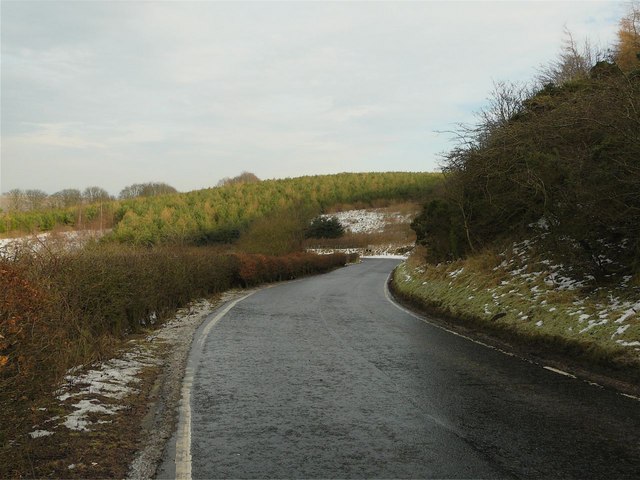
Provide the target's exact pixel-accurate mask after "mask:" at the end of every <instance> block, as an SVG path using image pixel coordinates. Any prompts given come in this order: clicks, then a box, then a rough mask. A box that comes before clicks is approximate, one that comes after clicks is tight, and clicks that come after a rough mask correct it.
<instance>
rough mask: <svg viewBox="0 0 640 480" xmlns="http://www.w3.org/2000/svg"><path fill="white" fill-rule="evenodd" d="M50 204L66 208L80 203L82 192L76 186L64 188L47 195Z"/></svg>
mask: <svg viewBox="0 0 640 480" xmlns="http://www.w3.org/2000/svg"><path fill="white" fill-rule="evenodd" d="M49 201H50V202H51V206H53V207H56V208H67V207H73V206H75V205H79V204H80V203H82V192H80V190H78V189H77V188H65V189H64V190H60V191H59V192H56V193H54V194H53V195H51V196H50V197H49Z"/></svg>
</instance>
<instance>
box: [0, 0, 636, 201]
mask: <svg viewBox="0 0 640 480" xmlns="http://www.w3.org/2000/svg"><path fill="white" fill-rule="evenodd" d="M0 9H1V10H0V18H1V28H2V30H1V40H2V53H1V69H2V72H1V75H2V78H1V82H2V83H1V107H0V108H1V120H2V123H1V136H2V138H1V140H2V146H1V169H0V188H1V190H2V191H4V192H6V191H8V190H10V189H12V188H23V189H26V188H39V189H43V190H45V191H47V192H49V193H53V192H55V191H57V190H60V189H63V188H84V187H86V186H89V185H99V186H102V187H104V188H106V189H107V190H108V191H110V192H111V193H112V194H117V193H118V192H119V191H120V189H122V188H123V187H124V186H125V185H129V184H131V183H139V182H146V181H164V182H167V183H169V184H171V185H173V186H174V187H176V188H177V189H178V190H181V191H187V190H193V189H198V188H204V187H207V186H211V185H215V183H216V182H217V181H218V180H219V179H220V178H222V177H225V176H234V175H237V174H238V173H240V172H241V171H243V170H248V171H251V172H254V173H255V174H257V175H258V176H259V177H260V178H280V177H287V176H300V175H308V174H323V173H335V172H342V171H388V170H395V171H397V170H401V171H435V170H437V169H438V166H439V164H440V160H439V156H438V154H439V153H440V152H443V151H446V150H448V149H449V148H451V146H452V144H451V135H450V134H447V133H437V132H443V131H447V130H449V131H450V130H451V129H452V128H454V126H455V124H456V123H458V122H469V121H472V120H473V112H474V111H477V110H478V109H479V108H480V107H481V106H482V104H483V103H484V99H485V98H486V97H487V95H488V94H489V91H490V90H491V88H492V83H493V82H494V81H498V80H514V81H516V80H526V79H530V78H532V77H533V75H534V74H535V72H536V69H537V68H538V67H539V66H540V65H541V64H543V63H545V62H548V61H549V60H550V59H552V58H553V57H554V56H555V55H556V54H557V52H558V49H559V47H560V45H561V41H562V36H563V27H564V26H565V25H566V26H567V27H568V28H569V29H570V30H571V31H572V32H574V34H575V36H576V38H583V37H584V35H589V37H590V38H591V39H592V40H593V41H596V42H600V43H602V44H603V45H608V44H610V43H611V42H612V41H613V39H614V38H615V30H616V26H617V22H618V20H619V18H620V17H621V16H622V15H623V13H624V11H625V4H624V3H621V2H515V1H514V2H490V3H485V2H422V3H415V2H402V3H401V2H387V3H385V2H376V3H374V2H356V3H345V2H340V3H328V2H315V3H308V2H289V3H284V2H283V3H279V2H278V3H276V2H261V3H244V2H228V3H223V2H213V1H199V2H189V1H165V2H159V1H115V0H112V1H104V2H103V1H91V0H85V1H75V2H68V1H52V0H49V1H27V0H21V1H15V2H14V1H6V0H1V2H0Z"/></svg>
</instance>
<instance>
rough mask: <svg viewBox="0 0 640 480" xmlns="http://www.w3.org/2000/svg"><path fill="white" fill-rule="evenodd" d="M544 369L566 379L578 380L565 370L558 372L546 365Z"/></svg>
mask: <svg viewBox="0 0 640 480" xmlns="http://www.w3.org/2000/svg"><path fill="white" fill-rule="evenodd" d="M542 368H544V369H545V370H549V371H550V372H553V373H557V374H558V375H564V376H565V377H569V378H576V379H577V378H578V377H576V376H575V375H571V374H570V373H567V372H565V371H563V370H558V369H557V368H553V367H549V366H547V365H544V366H543V367H542ZM587 383H589V382H587Z"/></svg>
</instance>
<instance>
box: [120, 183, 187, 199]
mask: <svg viewBox="0 0 640 480" xmlns="http://www.w3.org/2000/svg"><path fill="white" fill-rule="evenodd" d="M177 192H178V191H177V190H176V189H175V188H174V187H172V186H171V185H168V184H166V183H163V182H148V183H134V184H133V185H128V186H126V187H124V188H123V189H122V190H121V191H120V195H119V197H120V198H122V199H127V198H136V197H155V196H158V195H169V194H171V193H177Z"/></svg>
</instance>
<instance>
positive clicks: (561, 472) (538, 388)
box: [189, 259, 640, 479]
mask: <svg viewBox="0 0 640 480" xmlns="http://www.w3.org/2000/svg"><path fill="white" fill-rule="evenodd" d="M396 264H397V261H394V260H386V259H366V260H364V261H363V263H362V264H359V265H354V266H350V267H347V268H343V269H340V270H337V271H334V272H332V273H330V274H327V275H322V276H317V277H312V278H308V279H304V280H301V281H296V282H291V283H286V284H281V285H277V286H275V287H272V288H267V289H264V290H260V291H258V292H257V293H255V294H254V295H252V296H250V297H249V298H247V299H245V300H243V301H241V302H239V303H238V304H237V305H235V306H234V307H233V308H232V309H230V310H229V311H228V312H227V313H226V314H225V315H224V316H223V317H222V318H220V320H219V322H218V323H216V324H215V326H213V328H212V329H211V331H210V333H209V335H208V336H207V337H206V340H205V341H204V344H203V347H202V352H201V353H200V354H197V355H195V356H196V357H197V358H192V361H193V362H194V364H195V368H194V374H193V386H192V387H191V402H190V405H191V411H190V416H191V417H190V418H191V421H190V438H189V441H190V451H191V455H192V458H191V463H190V467H191V476H192V477H193V478H318V477H322V478H365V477H366V478H372V477H377V478H399V477H404V478H408V477H411V478H581V479H583V478H609V479H614V478H638V473H639V472H640V443H639V442H640V402H638V401H636V400H633V399H630V398H626V397H623V396H621V395H620V394H618V393H616V392H613V391H609V390H605V389H601V388H597V387H593V386H591V385H588V384H587V383H585V382H583V381H580V380H576V379H572V378H567V377H564V376H561V375H558V374H556V373H553V372H550V371H547V370H544V369H543V368H541V367H540V366H536V365H532V364H530V363H527V362H524V361H522V360H519V359H517V358H515V357H510V356H507V355H505V354H503V353H501V352H498V351H495V350H492V349H489V348H486V347H484V346H481V345H478V344H476V343H474V342H472V341H469V340H467V339H464V338H461V337H459V336H456V335H453V334H451V333H448V332H446V331H443V330H442V329H439V328H436V327H434V326H432V325H429V324H427V323H425V322H422V321H420V320H419V319H416V318H415V317H414V316H412V315H409V314H408V313H406V312H403V311H401V310H400V309H398V308H397V307H396V306H394V305H393V304H392V303H391V302H390V301H389V300H388V299H387V298H386V297H385V292H384V284H385V281H386V279H387V277H388V274H389V272H390V271H391V270H392V268H393V267H394V266H395V265H396Z"/></svg>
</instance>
